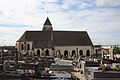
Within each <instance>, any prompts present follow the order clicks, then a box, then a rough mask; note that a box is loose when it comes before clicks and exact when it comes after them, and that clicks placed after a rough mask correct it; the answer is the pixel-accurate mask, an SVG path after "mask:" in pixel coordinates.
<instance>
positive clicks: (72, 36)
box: [18, 31, 93, 48]
mask: <svg viewBox="0 0 120 80" xmlns="http://www.w3.org/2000/svg"><path fill="white" fill-rule="evenodd" d="M52 36H53V37H52ZM52 38H53V39H52ZM25 41H32V42H33V48H52V47H54V46H92V45H93V44H92V42H91V40H90V38H89V36H88V34H87V32H86V31H53V32H49V31H48V32H44V31H26V32H25V33H24V34H23V36H22V37H21V38H20V39H19V40H18V42H25Z"/></svg>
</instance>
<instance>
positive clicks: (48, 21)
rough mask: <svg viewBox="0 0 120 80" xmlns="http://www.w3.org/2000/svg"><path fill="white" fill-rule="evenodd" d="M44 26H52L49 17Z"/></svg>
mask: <svg viewBox="0 0 120 80" xmlns="http://www.w3.org/2000/svg"><path fill="white" fill-rule="evenodd" d="M44 25H52V24H51V22H50V20H49V18H48V17H47V19H46V21H45V23H44Z"/></svg>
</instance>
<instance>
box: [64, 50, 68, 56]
mask: <svg viewBox="0 0 120 80" xmlns="http://www.w3.org/2000/svg"><path fill="white" fill-rule="evenodd" d="M64 57H65V58H67V57H68V51H67V50H65V51H64Z"/></svg>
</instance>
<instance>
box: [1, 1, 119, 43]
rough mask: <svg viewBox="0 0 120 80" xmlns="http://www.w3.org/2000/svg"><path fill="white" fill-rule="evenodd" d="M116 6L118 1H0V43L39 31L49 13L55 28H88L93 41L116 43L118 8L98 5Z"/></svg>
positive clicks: (73, 29)
mask: <svg viewBox="0 0 120 80" xmlns="http://www.w3.org/2000/svg"><path fill="white" fill-rule="evenodd" d="M118 5H119V0H114V2H113V0H0V36H1V37H0V40H1V41H0V43H1V42H2V44H3V42H4V41H5V40H7V43H5V42H4V43H5V44H8V45H10V44H13V43H15V41H16V40H18V39H19V38H20V37H21V36H22V34H23V33H24V32H25V31H26V30H42V27H43V23H44V21H45V20H46V17H47V16H48V17H49V18H50V21H51V23H52V24H53V28H54V30H70V31H87V32H88V33H89V34H90V37H91V39H92V41H93V42H94V44H102V43H103V44H109V43H111V44H118V43H119V40H120V37H119V36H118V34H120V32H119V30H120V27H119V25H120V23H119V22H120V8H99V7H102V6H118ZM47 11H48V14H47ZM4 25H6V26H4ZM7 25H8V26H7ZM15 25H16V27H15ZM20 25H23V27H17V26H20ZM25 25H28V26H25ZM8 34H9V35H8ZM119 44H120V43H119Z"/></svg>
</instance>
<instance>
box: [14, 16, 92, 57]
mask: <svg viewBox="0 0 120 80" xmlns="http://www.w3.org/2000/svg"><path fill="white" fill-rule="evenodd" d="M16 48H17V51H18V52H19V53H20V54H22V55H26V54H28V55H35V56H38V57H41V56H53V57H59V58H62V59H70V58H71V59H75V58H79V57H81V56H84V57H90V56H91V55H92V53H93V44H92V42H91V39H90V37H89V35H88V33H87V32H86V31H54V30H53V27H52V24H51V22H50V20H49V18H48V17H47V19H46V21H45V23H44V24H43V29H42V31H26V32H25V33H24V34H23V35H22V36H21V38H20V39H19V40H18V41H17V42H16Z"/></svg>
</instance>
